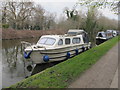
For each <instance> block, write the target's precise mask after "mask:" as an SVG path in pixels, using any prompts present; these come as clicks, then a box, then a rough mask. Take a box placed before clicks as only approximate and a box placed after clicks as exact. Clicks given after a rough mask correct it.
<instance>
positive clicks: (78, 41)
mask: <svg viewBox="0 0 120 90" xmlns="http://www.w3.org/2000/svg"><path fill="white" fill-rule="evenodd" d="M72 43H73V44H77V43H80V38H73V40H72Z"/></svg>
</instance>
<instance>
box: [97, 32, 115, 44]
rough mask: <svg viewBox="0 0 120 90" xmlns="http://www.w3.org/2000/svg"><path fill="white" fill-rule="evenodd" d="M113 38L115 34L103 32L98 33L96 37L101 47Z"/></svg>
mask: <svg viewBox="0 0 120 90" xmlns="http://www.w3.org/2000/svg"><path fill="white" fill-rule="evenodd" d="M112 37H113V32H111V31H106V32H104V31H101V32H98V33H97V36H96V44H97V45H99V44H101V43H103V42H105V41H107V40H108V39H110V38H112Z"/></svg>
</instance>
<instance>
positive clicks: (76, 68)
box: [10, 37, 119, 88]
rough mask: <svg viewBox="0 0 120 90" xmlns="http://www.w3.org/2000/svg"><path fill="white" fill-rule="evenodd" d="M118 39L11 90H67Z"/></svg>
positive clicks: (45, 71)
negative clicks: (30, 89)
mask: <svg viewBox="0 0 120 90" xmlns="http://www.w3.org/2000/svg"><path fill="white" fill-rule="evenodd" d="M118 40H119V39H118V37H115V38H113V39H111V40H108V41H106V42H105V43H103V44H101V45H99V46H96V47H94V48H92V49H90V50H88V51H86V52H83V53H82V54H80V55H77V56H75V57H73V58H71V59H69V60H66V61H64V62H62V63H60V64H57V65H55V66H54V67H51V68H48V69H46V70H44V71H42V72H41V73H38V74H36V75H33V76H31V77H29V78H27V79H25V80H23V81H21V82H19V83H17V84H15V85H12V86H11V87H10V88H65V87H68V85H69V84H70V83H71V82H72V81H73V80H75V79H76V78H77V77H79V76H80V75H81V74H82V73H83V72H84V71H85V70H87V69H88V68H90V67H91V66H92V65H93V64H95V63H96V62H97V61H98V60H99V59H100V58H101V57H102V56H103V55H105V53H106V52H108V50H109V49H111V48H112V47H113V46H114V45H115V44H116V43H117V42H118Z"/></svg>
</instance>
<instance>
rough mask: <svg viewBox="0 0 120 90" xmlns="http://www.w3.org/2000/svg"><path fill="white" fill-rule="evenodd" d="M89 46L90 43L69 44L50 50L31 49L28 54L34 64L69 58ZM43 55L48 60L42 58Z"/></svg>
mask: <svg viewBox="0 0 120 90" xmlns="http://www.w3.org/2000/svg"><path fill="white" fill-rule="evenodd" d="M89 48H90V44H84V45H77V46H69V47H65V48H59V49H52V50H38V51H32V53H31V55H30V60H32V61H33V63H35V64H39V63H48V62H54V61H62V60H66V59H68V58H71V57H73V56H75V55H77V54H79V53H81V52H83V51H85V50H87V49H89ZM45 56H47V57H48V58H49V60H48V61H45V60H44V57H45Z"/></svg>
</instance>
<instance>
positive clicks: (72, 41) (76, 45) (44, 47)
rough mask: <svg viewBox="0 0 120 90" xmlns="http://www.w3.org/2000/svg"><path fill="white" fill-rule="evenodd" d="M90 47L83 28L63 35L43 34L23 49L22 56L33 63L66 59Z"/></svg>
mask: <svg viewBox="0 0 120 90" xmlns="http://www.w3.org/2000/svg"><path fill="white" fill-rule="evenodd" d="M90 48H91V42H89V40H88V36H87V33H86V32H85V31H84V30H69V31H68V33H67V34H65V35H43V36H41V38H40V39H39V40H38V42H37V44H35V45H30V46H28V47H26V48H25V49H24V57H25V58H26V59H30V60H32V61H33V63H35V64H38V63H47V62H54V61H61V60H66V59H68V58H70V57H73V56H75V55H78V54H79V53H80V52H83V51H85V50H87V49H90Z"/></svg>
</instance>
